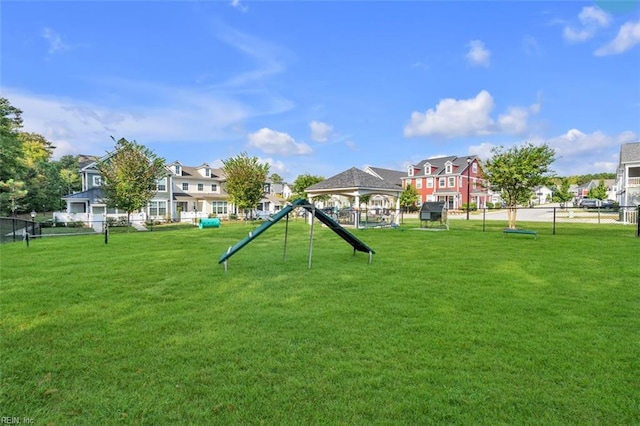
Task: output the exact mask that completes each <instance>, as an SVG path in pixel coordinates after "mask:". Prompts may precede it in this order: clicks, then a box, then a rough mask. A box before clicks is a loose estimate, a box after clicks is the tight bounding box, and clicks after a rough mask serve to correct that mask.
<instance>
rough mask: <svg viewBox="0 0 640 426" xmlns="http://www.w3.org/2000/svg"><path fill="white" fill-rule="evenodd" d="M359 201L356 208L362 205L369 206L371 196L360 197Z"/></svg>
mask: <svg viewBox="0 0 640 426" xmlns="http://www.w3.org/2000/svg"><path fill="white" fill-rule="evenodd" d="M359 200H360V205H359V206H358V207H360V206H362V205H363V204H364V205H365V206H367V205H369V201H371V194H367V195H361V196H360V198H359Z"/></svg>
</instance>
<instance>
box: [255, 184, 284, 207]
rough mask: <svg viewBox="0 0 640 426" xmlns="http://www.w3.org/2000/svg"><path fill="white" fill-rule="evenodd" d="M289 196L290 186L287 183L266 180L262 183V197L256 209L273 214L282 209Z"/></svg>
mask: <svg viewBox="0 0 640 426" xmlns="http://www.w3.org/2000/svg"><path fill="white" fill-rule="evenodd" d="M290 197H291V187H289V184H287V183H285V182H282V183H273V182H271V180H267V182H265V184H264V197H263V198H262V200H260V203H259V204H258V207H257V210H261V211H264V212H267V213H269V214H274V213H276V212H278V211H279V210H281V209H282V207H283V206H284V204H285V203H286V202H287V200H288V199H289V198H290Z"/></svg>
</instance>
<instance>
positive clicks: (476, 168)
mask: <svg viewBox="0 0 640 426" xmlns="http://www.w3.org/2000/svg"><path fill="white" fill-rule="evenodd" d="M471 171H472V172H473V173H478V163H473V165H471Z"/></svg>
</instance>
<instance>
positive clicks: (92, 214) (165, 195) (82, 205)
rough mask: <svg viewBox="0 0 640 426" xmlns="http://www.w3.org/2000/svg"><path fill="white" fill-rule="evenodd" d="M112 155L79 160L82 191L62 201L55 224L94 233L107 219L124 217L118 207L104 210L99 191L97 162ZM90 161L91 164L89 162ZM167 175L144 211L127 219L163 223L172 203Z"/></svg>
mask: <svg viewBox="0 0 640 426" xmlns="http://www.w3.org/2000/svg"><path fill="white" fill-rule="evenodd" d="M110 155H112V154H107V156H105V157H102V158H101V159H96V157H91V156H86V155H82V156H79V158H78V166H79V167H80V176H81V179H82V190H81V191H80V192H76V193H73V194H69V195H66V196H64V197H62V200H63V201H64V202H65V203H66V210H65V211H64V212H56V213H55V214H54V220H55V221H58V222H65V223H67V222H84V223H85V224H87V225H89V226H91V227H93V228H94V229H95V230H96V231H97V232H101V231H102V226H103V223H104V222H105V221H106V220H107V217H112V218H117V217H122V216H125V215H126V214H127V213H126V212H125V211H122V210H119V209H118V208H117V207H107V204H106V202H105V200H104V194H103V191H102V189H101V188H100V186H101V184H102V176H100V172H99V171H98V167H97V166H98V162H99V161H104V160H105V159H108V157H109V156H110ZM92 159H93V160H92ZM169 182H170V179H169V173H168V170H167V176H163V177H161V178H160V179H158V180H157V182H156V185H157V186H156V189H157V192H156V194H155V195H154V197H153V198H152V199H151V201H150V202H149V204H148V205H147V207H146V208H145V209H143V210H142V211H140V212H136V213H135V214H133V215H132V216H131V217H130V219H131V220H132V221H133V222H137V223H140V222H144V221H145V220H147V219H164V218H166V217H167V215H168V211H167V206H168V205H169V204H170V200H171V186H170V184H169Z"/></svg>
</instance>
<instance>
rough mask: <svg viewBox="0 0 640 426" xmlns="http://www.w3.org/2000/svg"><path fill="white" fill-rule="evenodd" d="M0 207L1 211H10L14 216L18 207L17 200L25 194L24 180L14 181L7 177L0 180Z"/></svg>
mask: <svg viewBox="0 0 640 426" xmlns="http://www.w3.org/2000/svg"><path fill="white" fill-rule="evenodd" d="M0 189H2V192H0V205H1V206H2V207H1V208H0V210H1V211H6V212H11V215H12V216H15V214H16V211H17V210H18V208H19V204H18V201H20V200H21V199H23V198H24V197H26V196H27V191H26V190H25V189H24V182H20V181H16V180H14V179H8V180H7V181H6V182H5V181H0Z"/></svg>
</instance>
